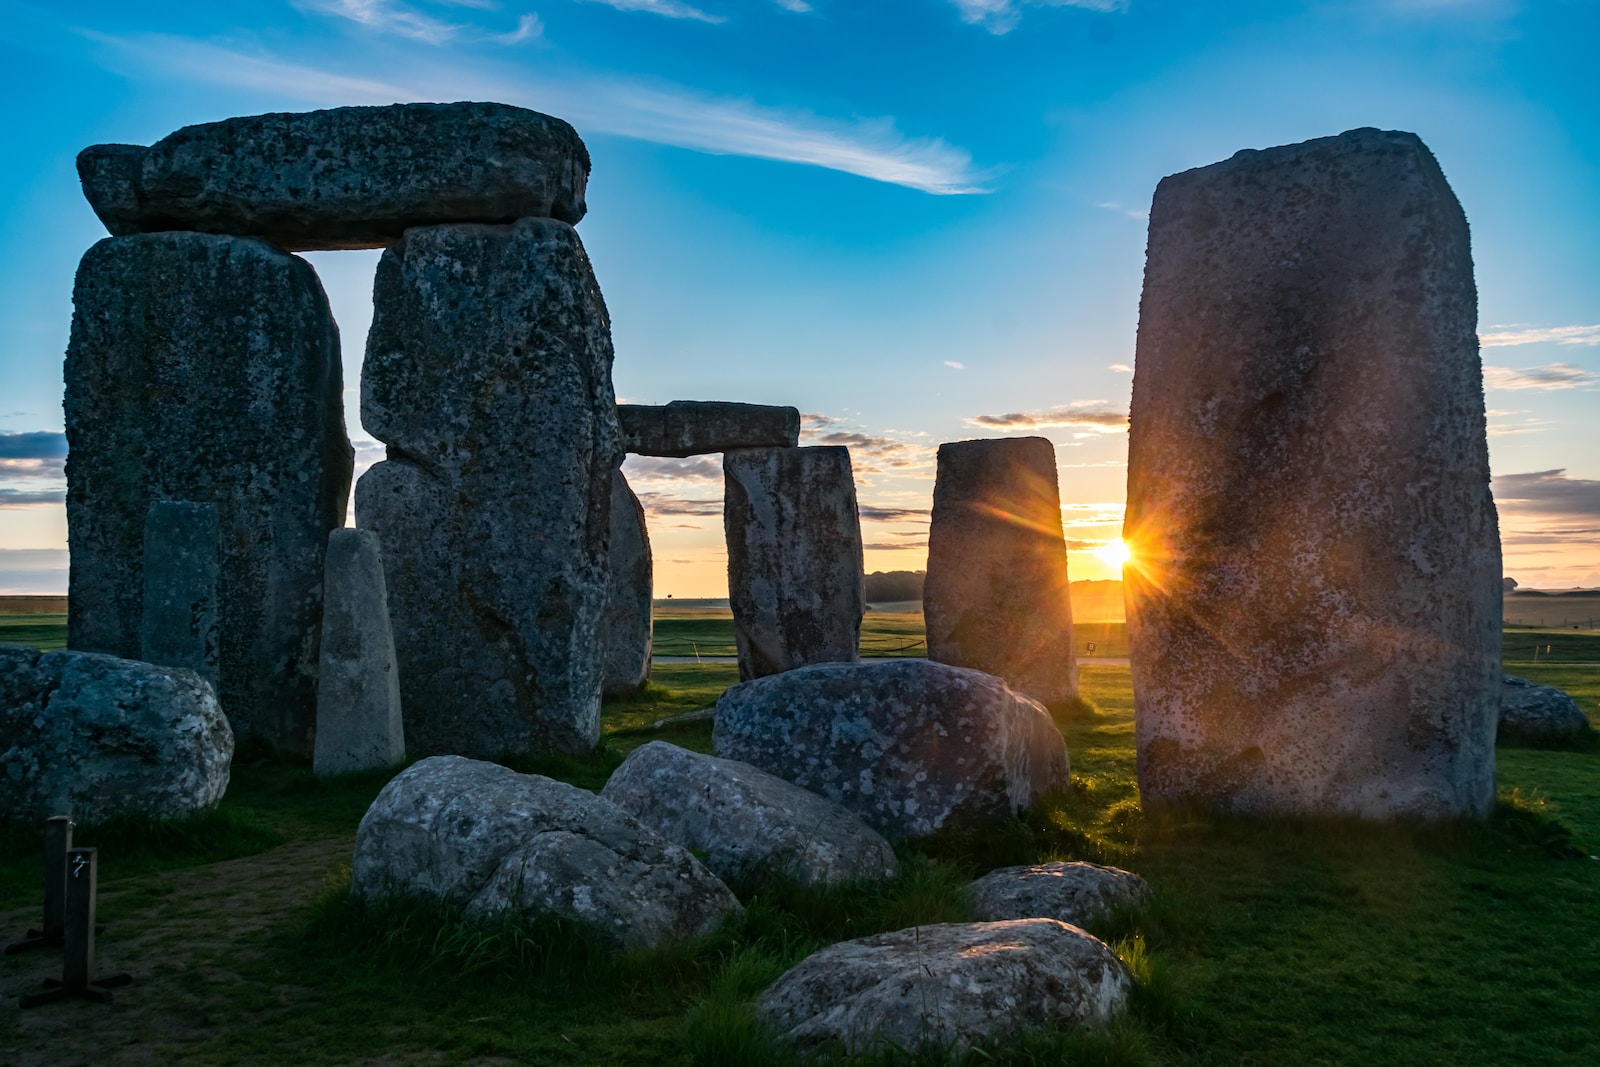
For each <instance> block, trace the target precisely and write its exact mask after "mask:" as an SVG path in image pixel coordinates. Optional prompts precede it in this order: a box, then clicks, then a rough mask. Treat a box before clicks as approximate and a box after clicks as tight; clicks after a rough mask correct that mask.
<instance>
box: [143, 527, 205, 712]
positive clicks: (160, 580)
mask: <svg viewBox="0 0 1600 1067" xmlns="http://www.w3.org/2000/svg"><path fill="white" fill-rule="evenodd" d="M220 571H221V568H220V567H219V565H218V559H217V506H216V505H215V504H195V503H190V502H188V501H178V500H158V501H156V502H155V503H153V504H151V505H150V510H149V512H147V513H146V515H145V521H144V604H143V609H144V614H143V617H142V622H141V625H140V629H139V658H140V659H142V660H144V661H145V662H146V663H158V664H160V665H162V666H164V667H187V668H188V669H189V670H191V671H194V672H195V673H196V674H198V675H199V676H200V677H202V678H204V679H205V680H206V682H207V683H209V684H210V686H211V690H212V692H220V691H221V689H222V675H221V672H220V671H219V669H218V665H217V657H218V654H219V650H220V643H221V636H220V634H219V633H218V630H217V584H218V581H219V579H220Z"/></svg>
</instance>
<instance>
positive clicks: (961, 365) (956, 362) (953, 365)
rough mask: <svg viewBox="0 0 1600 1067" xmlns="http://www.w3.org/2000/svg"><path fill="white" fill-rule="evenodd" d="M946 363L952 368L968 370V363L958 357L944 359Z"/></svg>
mask: <svg viewBox="0 0 1600 1067" xmlns="http://www.w3.org/2000/svg"><path fill="white" fill-rule="evenodd" d="M944 365H945V366H946V367H949V368H951V369H952V370H966V369H967V365H966V364H965V363H962V362H961V361H960V360H958V359H947V360H945V361H944Z"/></svg>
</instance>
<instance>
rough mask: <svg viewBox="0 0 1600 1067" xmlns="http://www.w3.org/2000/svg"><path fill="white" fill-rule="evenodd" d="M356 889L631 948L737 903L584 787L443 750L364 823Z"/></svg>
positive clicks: (385, 795) (408, 773) (685, 932)
mask: <svg viewBox="0 0 1600 1067" xmlns="http://www.w3.org/2000/svg"><path fill="white" fill-rule="evenodd" d="M351 892H352V893H354V894H355V895H357V896H362V897H381V896H386V895H389V894H395V893H399V894H406V895H412V896H433V897H439V898H441V899H443V900H445V901H447V902H449V903H451V904H455V905H459V906H461V907H462V908H463V909H465V910H466V911H468V912H472V913H477V914H484V915H494V914H499V913H502V912H504V911H506V910H508V909H509V910H512V911H516V912H554V913H556V914H558V915H562V916H565V917H568V918H574V919H581V920H583V921H584V922H587V923H591V924H593V925H594V926H595V927H597V928H598V929H600V930H602V931H604V932H606V933H607V934H609V935H610V936H611V937H612V938H613V939H614V940H615V941H616V942H617V943H618V944H620V945H622V946H623V947H625V948H647V947H652V946H655V945H659V944H662V943H664V942H666V941H670V940H676V939H679V938H684V937H692V936H695V935H697V934H703V933H707V932H709V931H710V930H711V929H713V928H714V927H715V926H716V925H717V924H718V923H720V922H721V921H722V920H723V919H725V918H727V917H728V916H730V915H736V914H738V913H739V912H740V910H741V909H740V906H739V902H738V900H736V899H735V898H734V896H733V894H732V893H730V892H729V891H728V888H727V886H725V885H723V884H722V883H721V882H720V881H718V880H717V878H716V877H715V876H714V875H712V874H711V872H710V871H708V870H706V869H705V867H704V866H703V865H702V864H701V863H700V861H699V860H696V859H695V858H694V857H693V856H691V855H690V854H689V853H688V852H686V851H684V850H683V849H681V848H679V847H678V846H677V845H674V844H671V843H669V842H667V841H666V840H664V839H663V838H661V837H660V836H658V835H657V834H656V833H655V832H653V831H651V830H649V829H647V828H646V827H645V826H644V825H642V824H641V823H640V822H639V821H638V820H637V819H635V818H634V817H633V816H631V815H629V814H627V813H626V812H624V811H623V810H622V809H621V808H619V807H617V806H616V805H615V804H612V803H611V802H610V801H608V800H604V799H602V798H600V797H597V796H595V795H594V794H593V793H590V792H588V791H587V790H583V789H579V788H577V787H576V786H570V785H567V784H565V783H564V782H557V781H555V780H553V779H550V778H543V777H540V776H539V775H536V774H518V773H516V772H515V771H512V770H509V769H507V768H505V767H501V766H499V765H498V764H493V763H483V762H480V761H478V760H470V759H464V758H462V757H460V756H435V757H433V758H431V759H425V760H422V761H421V762H419V763H415V764H413V765H412V766H410V767H408V768H407V769H406V770H405V771H403V772H401V773H400V774H399V775H397V776H396V777H395V779H394V780H393V781H391V782H390V783H389V784H388V785H386V786H384V788H383V792H381V793H379V794H378V798H377V799H376V800H375V801H373V803H372V807H371V808H369V809H368V811H367V814H366V815H365V816H363V817H362V819H361V826H360V828H359V829H358V830H357V831H356V849H355V857H354V859H353V860H352V862H351Z"/></svg>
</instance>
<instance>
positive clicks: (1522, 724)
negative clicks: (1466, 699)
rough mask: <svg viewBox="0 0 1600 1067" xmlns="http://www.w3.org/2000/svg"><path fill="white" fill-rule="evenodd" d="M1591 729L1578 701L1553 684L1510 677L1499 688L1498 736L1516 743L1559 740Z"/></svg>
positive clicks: (1577, 735)
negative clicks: (1541, 683)
mask: <svg viewBox="0 0 1600 1067" xmlns="http://www.w3.org/2000/svg"><path fill="white" fill-rule="evenodd" d="M1591 729H1592V727H1591V726H1590V725H1589V716H1587V715H1585V714H1584V713H1583V709H1582V708H1581V707H1579V706H1578V702H1577V701H1576V700H1574V699H1572V697H1571V696H1570V695H1569V694H1567V693H1566V692H1565V691H1563V690H1560V689H1557V688H1556V687H1555V686H1553V685H1540V684H1538V683H1537V682H1530V681H1528V680H1527V679H1526V678H1518V677H1517V676H1516V675H1514V674H1507V675H1504V676H1503V678H1502V680H1501V688H1500V729H1499V736H1500V737H1501V738H1503V739H1506V740H1517V741H1563V740H1571V739H1573V738H1578V737H1582V736H1584V735H1585V734H1587V733H1588V732H1589V731H1590V730H1591Z"/></svg>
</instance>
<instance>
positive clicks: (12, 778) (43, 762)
mask: <svg viewBox="0 0 1600 1067" xmlns="http://www.w3.org/2000/svg"><path fill="white" fill-rule="evenodd" d="M232 763H233V731H232V730H230V729H229V728H228V720H227V719H226V718H225V717H224V716H223V714H222V711H221V709H220V708H219V707H218V706H217V698H216V696H215V695H214V694H213V693H212V691H211V686H210V685H209V684H208V683H207V682H206V681H205V679H203V678H201V677H200V676H199V675H198V674H196V673H195V672H194V671H190V670H185V669H183V668H181V667H159V666H156V665H154V664H150V663H142V662H140V661H138V660H126V659H118V658H116V657H115V656H101V655H96V654H93V653H87V652H38V651H35V650H34V649H31V648H21V647H18V646H16V645H0V822H3V821H5V820H7V819H10V820H13V821H15V822H19V823H34V822H36V821H37V820H40V819H44V818H48V817H49V816H51V815H71V816H72V817H73V818H75V819H78V820H80V821H83V822H99V821H101V820H104V819H108V818H110V817H112V816H113V815H132V814H144V815H153V816H156V817H159V818H169V817H173V816H181V815H192V814H194V813H195V812H198V811H203V810H205V809H206V808H210V807H214V806H215V805H216V803H217V802H218V801H219V800H221V799H222V794H223V793H224V792H225V791H226V790H227V788H228V771H229V768H230V766H231V765H232Z"/></svg>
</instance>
